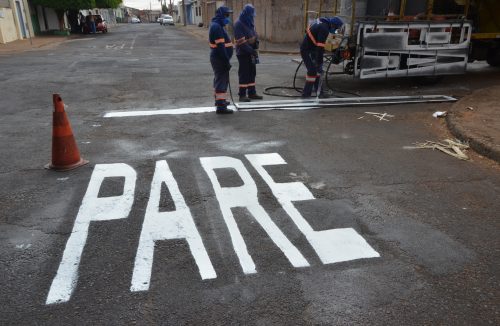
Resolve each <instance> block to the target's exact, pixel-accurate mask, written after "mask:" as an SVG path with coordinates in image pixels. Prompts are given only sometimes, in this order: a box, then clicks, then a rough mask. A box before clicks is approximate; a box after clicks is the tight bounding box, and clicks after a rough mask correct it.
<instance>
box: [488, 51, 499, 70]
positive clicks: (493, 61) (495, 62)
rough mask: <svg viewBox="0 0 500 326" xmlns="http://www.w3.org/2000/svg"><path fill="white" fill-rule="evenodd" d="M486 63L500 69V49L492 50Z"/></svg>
mask: <svg viewBox="0 0 500 326" xmlns="http://www.w3.org/2000/svg"><path fill="white" fill-rule="evenodd" d="M486 62H488V64H489V65H490V66H492V67H500V49H490V50H489V51H488V56H487V57H486Z"/></svg>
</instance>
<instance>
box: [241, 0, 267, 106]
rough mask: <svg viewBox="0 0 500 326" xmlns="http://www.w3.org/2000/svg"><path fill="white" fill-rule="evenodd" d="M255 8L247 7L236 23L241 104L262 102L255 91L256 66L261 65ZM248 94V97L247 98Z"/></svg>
mask: <svg viewBox="0 0 500 326" xmlns="http://www.w3.org/2000/svg"><path fill="white" fill-rule="evenodd" d="M254 17H255V8H254V6H252V5H251V4H247V5H245V7H243V10H242V11H241V14H240V18H239V19H238V20H237V21H236V23H234V38H235V43H236V56H237V57H238V62H239V64H240V66H239V69H238V77H239V80H240V90H239V93H238V94H239V96H240V102H250V100H262V96H260V95H257V91H256V89H255V76H256V75H257V69H256V64H257V63H259V53H258V51H257V50H258V49H259V36H258V35H257V31H256V30H255V25H254ZM247 92H248V96H247Z"/></svg>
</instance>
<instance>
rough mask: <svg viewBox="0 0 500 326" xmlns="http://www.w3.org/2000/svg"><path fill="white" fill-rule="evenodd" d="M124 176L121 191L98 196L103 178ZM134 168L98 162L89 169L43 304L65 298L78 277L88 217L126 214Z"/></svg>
mask: <svg viewBox="0 0 500 326" xmlns="http://www.w3.org/2000/svg"><path fill="white" fill-rule="evenodd" d="M108 177H125V183H124V187H123V194H121V195H119V196H111V197H98V195H99V189H100V188H101V184H102V182H103V181H104V179H105V178H108ZM136 178H137V175H136V172H135V171H134V169H132V168H131V167H130V166H128V165H127V164H123V163H117V164H97V165H96V166H95V168H94V171H93V172H92V176H91V178H90V182H89V186H88V188H87V192H86V193H85V196H84V197H83V200H82V204H81V206H80V210H79V211H78V215H77V216H76V220H75V225H74V226H73V231H72V232H71V235H70V237H69V239H68V242H67V243H66V247H65V249H64V253H63V257H62V260H61V263H60V264H59V269H58V270H57V274H56V276H55V277H54V280H53V281H52V285H51V286H50V290H49V294H48V295H47V301H46V304H52V303H59V302H66V301H68V300H69V299H70V298H71V294H72V293H73V291H74V289H75V287H76V283H77V281H78V267H79V265H80V259H81V256H82V252H83V248H84V247H85V243H86V242H87V236H88V230H89V225H90V222H91V221H107V220H116V219H122V218H126V217H128V215H129V213H130V209H131V208H132V203H133V202H134V192H135V182H136Z"/></svg>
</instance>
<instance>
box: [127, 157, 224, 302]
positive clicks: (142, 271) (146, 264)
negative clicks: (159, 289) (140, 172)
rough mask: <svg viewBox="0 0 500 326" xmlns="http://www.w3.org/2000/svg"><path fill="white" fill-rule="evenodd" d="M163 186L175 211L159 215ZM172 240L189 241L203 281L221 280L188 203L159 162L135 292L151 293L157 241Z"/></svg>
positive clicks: (137, 264) (134, 280)
mask: <svg viewBox="0 0 500 326" xmlns="http://www.w3.org/2000/svg"><path fill="white" fill-rule="evenodd" d="M163 183H165V185H166V186H167V187H168V190H169V192H170V195H171V196H172V200H173V202H174V204H175V211H171V212H160V211H159V206H160V199H161V186H162V184H163ZM168 239H186V241H187V242H188V244H189V248H190V249H191V254H192V255H193V257H194V259H195V261H196V264H197V265H198V269H199V271H200V275H201V278H202V279H213V278H217V274H216V273H215V270H214V268H213V266H212V262H211V261H210V258H209V256H208V253H207V250H206V249H205V246H204V245H203V242H202V240H201V236H200V234H199V233H198V230H197V229H196V225H195V224H194V221H193V217H192V215H191V211H190V210H189V207H188V206H187V205H186V202H185V201H184V197H183V196H182V194H181V192H180V190H179V187H178V185H177V182H176V181H175V179H174V176H173V175H172V172H171V171H170V168H169V166H168V164H167V161H158V162H156V169H155V173H154V176H153V181H152V183H151V194H150V196H149V202H148V206H147V208H146V215H145V217H144V223H143V225H142V231H141V238H140V240H139V247H138V248H137V255H136V257H135V265H134V273H133V275H132V284H131V286H130V290H131V291H133V292H136V291H147V290H148V289H149V284H150V281H151V270H152V267H153V256H154V249H155V241H158V240H168Z"/></svg>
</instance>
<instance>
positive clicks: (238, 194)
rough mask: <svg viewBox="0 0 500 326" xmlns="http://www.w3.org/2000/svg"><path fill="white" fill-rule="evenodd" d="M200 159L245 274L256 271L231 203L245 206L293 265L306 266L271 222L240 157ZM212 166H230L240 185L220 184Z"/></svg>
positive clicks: (300, 256)
mask: <svg viewBox="0 0 500 326" xmlns="http://www.w3.org/2000/svg"><path fill="white" fill-rule="evenodd" d="M200 161H201V165H202V166H203V168H204V169H205V171H206V173H207V174H208V177H209V178H210V181H211V182H212V186H213V187H214V191H215V195H216V196H217V200H218V201H219V206H220V208H221V211H222V216H223V217H224V221H225V222H226V225H227V227H228V229H229V234H230V235H231V241H232V244H233V247H234V250H235V252H236V254H237V255H238V259H239V261H240V264H241V267H242V269H243V272H244V273H245V274H252V273H256V272H257V271H256V269H255V263H254V261H253V259H252V257H251V256H250V254H249V253H248V250H247V246H246V244H245V241H244V240H243V237H242V235H241V233H240V231H239V229H238V225H237V224H236V221H235V219H234V216H233V213H232V212H231V208H232V207H245V208H247V209H248V211H249V212H250V213H251V214H252V215H253V216H254V217H255V219H256V220H257V222H258V223H259V224H260V225H261V226H262V228H263V229H264V230H265V231H266V233H267V234H268V235H269V237H270V238H271V240H273V241H274V243H275V244H276V245H277V246H278V247H279V248H280V249H281V251H282V252H283V253H284V254H285V256H286V257H287V258H288V260H289V261H290V263H291V264H292V265H293V266H294V267H307V266H309V263H308V262H307V260H306V259H305V258H304V256H303V255H302V254H301V253H300V251H299V250H298V249H297V248H296V247H295V246H294V245H293V244H292V243H291V242H290V240H288V238H287V237H286V236H285V235H284V234H283V232H281V230H280V229H279V228H278V227H277V226H276V224H274V222H273V221H272V220H271V218H270V217H269V215H268V214H267V213H266V211H265V210H264V207H262V206H261V205H260V204H259V199H258V196H257V185H256V184H255V181H254V180H253V179H252V177H251V176H250V173H249V172H248V170H247V169H246V168H245V166H244V165H243V163H242V162H241V161H240V160H238V159H235V158H232V157H227V156H220V157H202V158H200ZM216 169H234V170H235V171H236V172H237V173H238V174H239V176H240V177H241V180H242V181H243V185H242V186H239V187H222V186H221V184H220V183H219V180H218V179H217V176H216V174H215V170H216Z"/></svg>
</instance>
